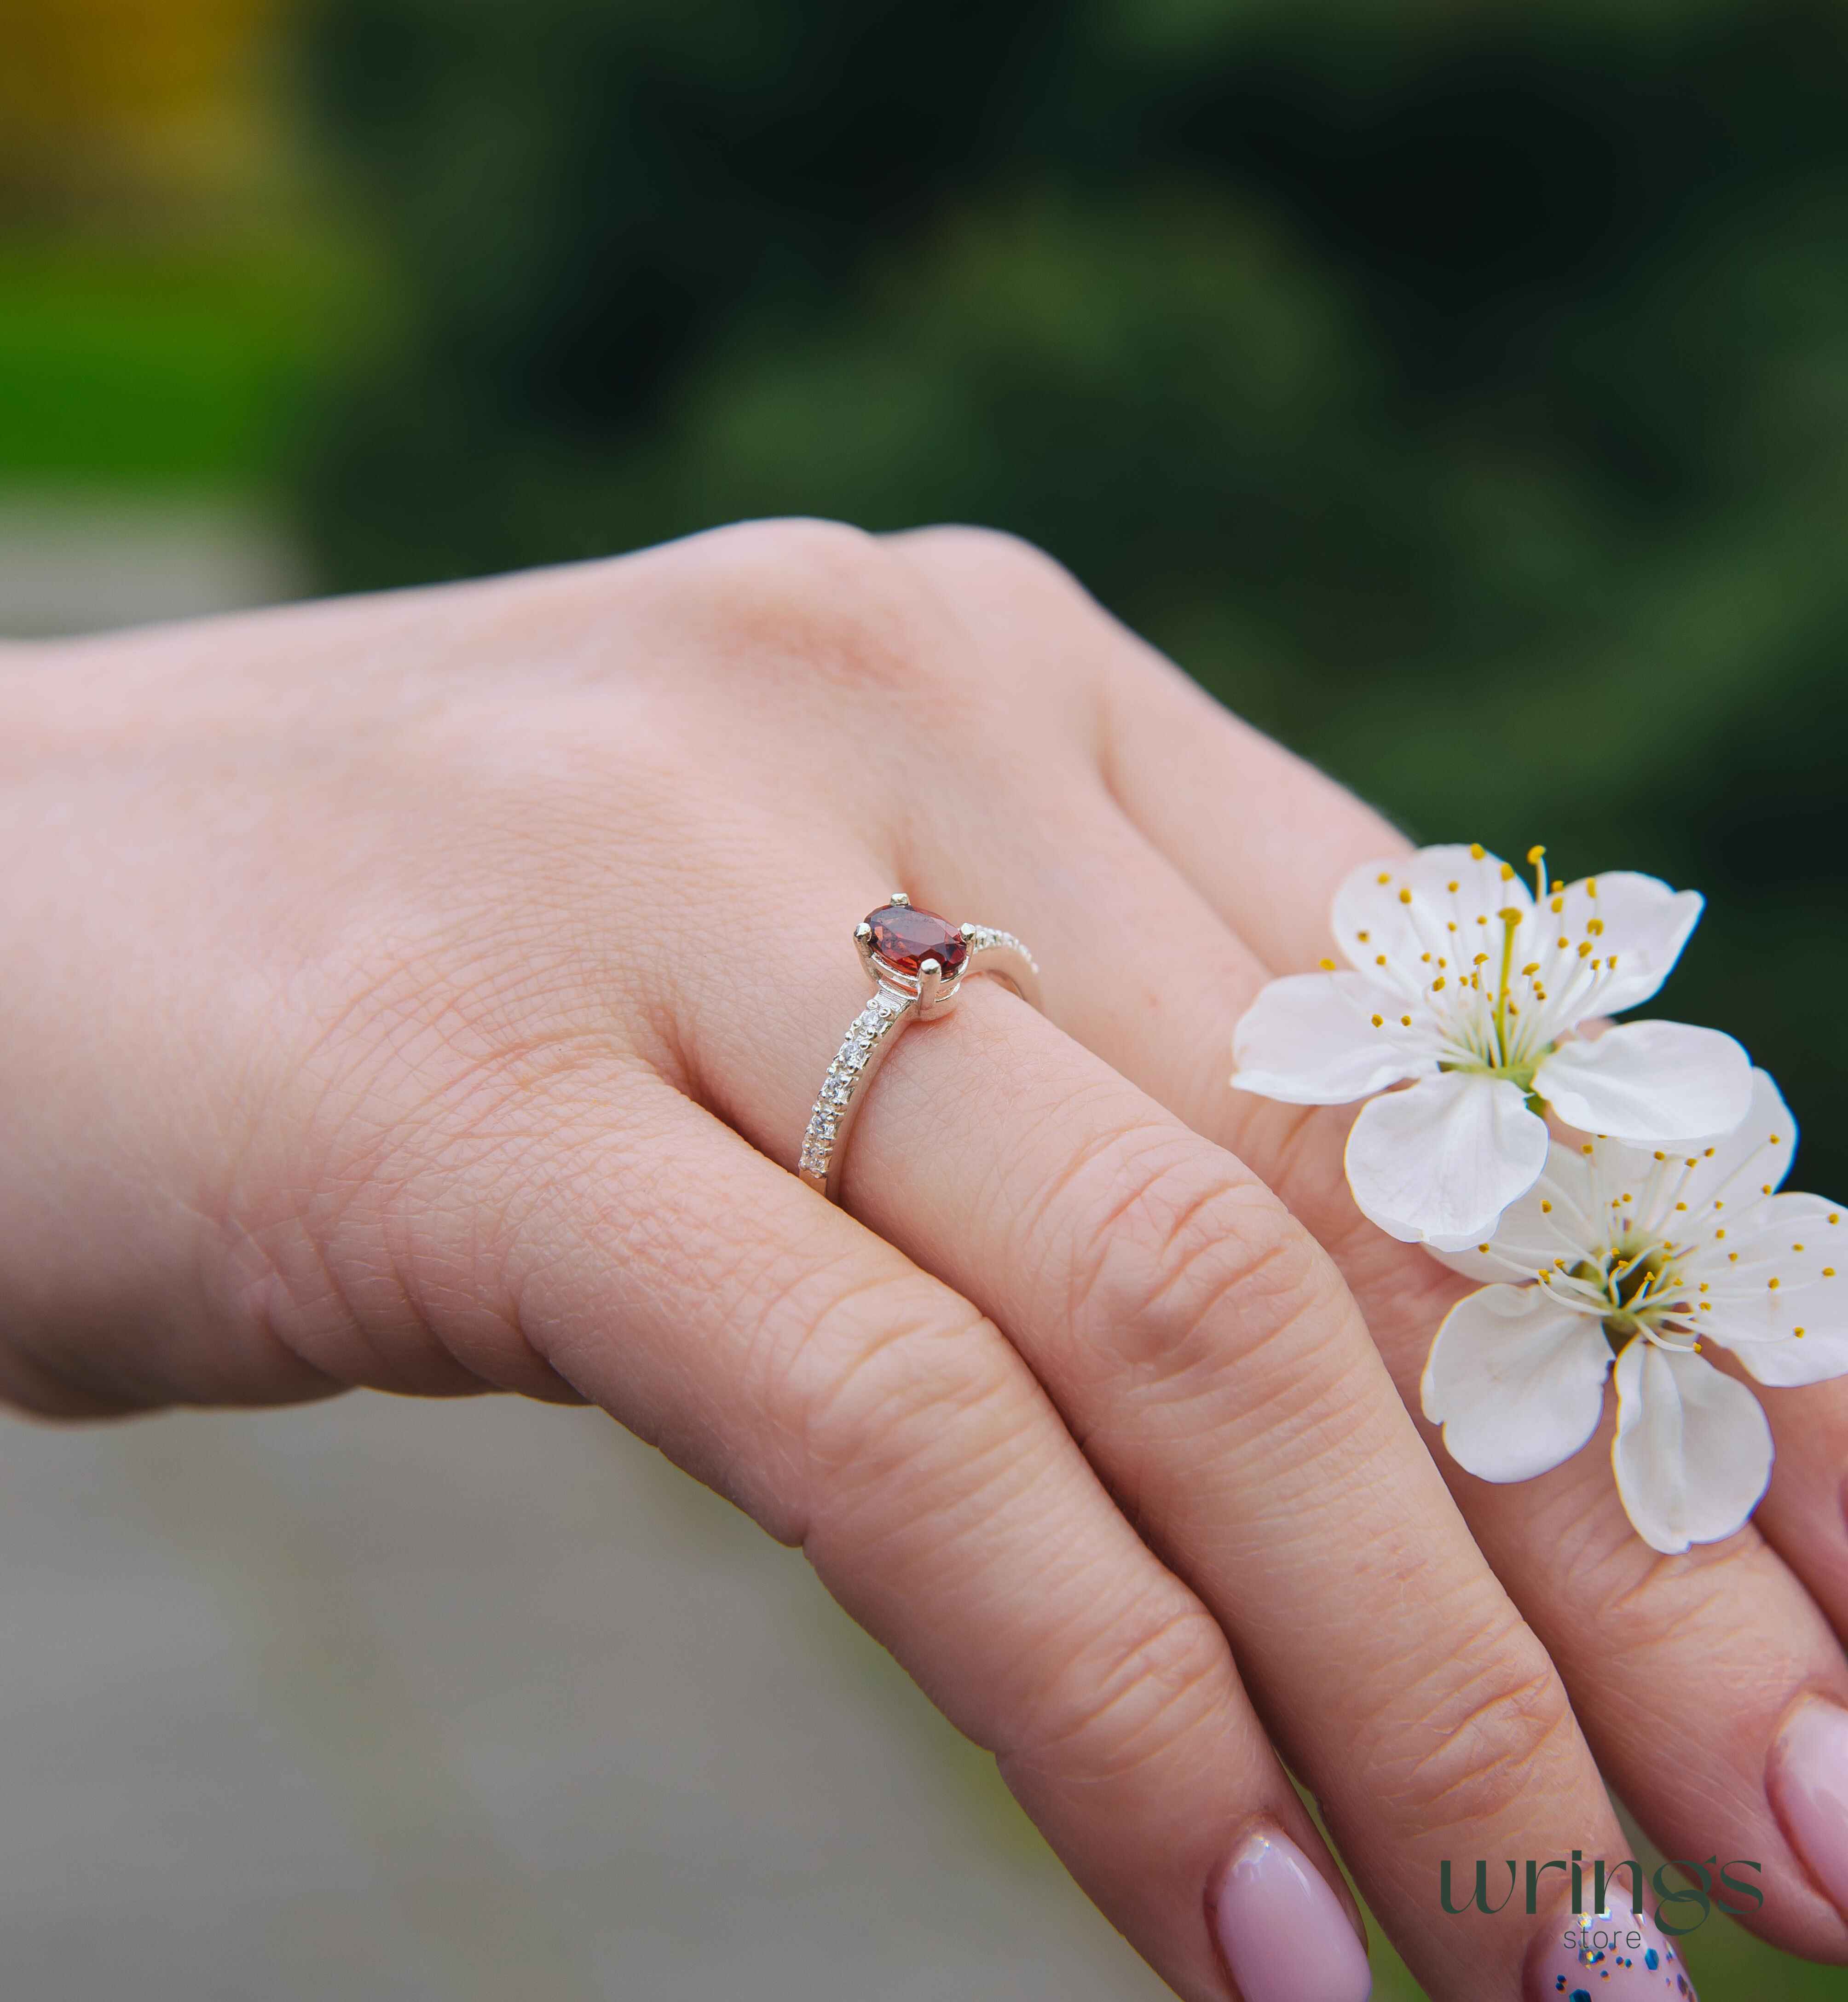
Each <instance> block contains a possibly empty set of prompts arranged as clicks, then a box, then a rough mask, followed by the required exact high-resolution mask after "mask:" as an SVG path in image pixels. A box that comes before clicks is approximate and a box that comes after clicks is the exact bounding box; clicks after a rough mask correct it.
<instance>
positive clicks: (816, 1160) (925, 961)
mask: <svg viewBox="0 0 1848 2002" xmlns="http://www.w3.org/2000/svg"><path fill="white" fill-rule="evenodd" d="M853 943H854V944H855V945H856V947H858V948H859V957H860V963H861V964H862V965H863V966H864V967H865V968H866V974H867V977H868V978H870V980H871V981H872V982H873V998H872V999H871V1000H870V1001H869V1002H868V1003H866V1006H865V1007H864V1008H863V1009H862V1010H860V1012H859V1016H858V1017H856V1020H855V1021H854V1023H853V1027H851V1028H849V1030H848V1031H847V1034H846V1037H845V1038H843V1040H842V1044H841V1047H840V1048H839V1049H838V1050H837V1051H836V1052H835V1059H834V1062H832V1063H831V1064H830V1065H829V1066H828V1075H827V1076H826V1077H825V1078H824V1079H822V1080H821V1090H820V1091H819V1092H818V1093H817V1094H816V1097H815V1105H814V1111H812V1112H811V1114H809V1119H808V1130H807V1132H806V1133H804V1135H803V1136H802V1161H801V1165H800V1170H798V1172H799V1173H800V1175H801V1177H802V1179H803V1180H804V1181H805V1182H807V1184H808V1185H809V1187H810V1188H812V1189H817V1190H819V1191H821V1194H822V1195H825V1196H826V1197H827V1198H828V1201H829V1202H839V1201H840V1199H841V1198H840V1181H841V1163H842V1161H843V1160H845V1159H846V1153H847V1138H848V1135H849V1134H850V1133H851V1132H853V1121H854V1117H855V1115H856V1114H857V1113H858V1111H859V1107H860V1103H861V1101H862V1100H863V1099H864V1098H865V1097H866V1087H867V1086H869V1085H870V1084H871V1083H872V1082H873V1078H874V1076H876V1075H877V1072H878V1069H879V1066H880V1065H881V1064H882V1063H884V1061H885V1059H886V1055H887V1052H889V1051H890V1050H891V1047H892V1045H894V1043H895V1042H897V1041H898V1038H899V1037H900V1036H901V1035H902V1034H904V1032H905V1030H906V1029H908V1027H910V1026H911V1024H912V1023H913V1022H929V1021H934V1020H936V1018H937V1017H939V1016H940V1015H945V1014H947V1013H949V1011H950V1009H951V1008H952V1007H953V1006H954V1005H955V1002H956V997H957V994H958V993H959V992H961V988H962V984H963V982H964V981H965V980H967V979H968V978H970V977H971V975H975V974H978V973H989V974H993V975H995V976H996V977H997V978H999V979H1002V980H1005V981H1006V982H1007V984H1008V985H1009V986H1010V987H1012V988H1013V989H1014V991H1015V992H1016V993H1017V994H1019V995H1020V997H1021V999H1023V1000H1024V1001H1028V1002H1030V1003H1032V1005H1033V1006H1034V1007H1036V1008H1037V1007H1038V1006H1040V969H1039V968H1038V967H1037V965H1035V964H1034V958H1033V955H1032V954H1031V953H1030V952H1029V951H1028V950H1027V948H1026V947H1025V946H1023V944H1021V943H1020V940H1018V939H1017V938H1016V937H1015V936H1014V935H1013V933H1012V932H1001V931H996V930H995V929H994V928H993V927H992V926H989V925H952V924H950V923H947V921H946V920H945V919H942V918H940V917H938V916H936V913H935V912H931V911H920V910H919V909H916V908H915V906H914V905H913V904H912V900H911V899H910V898H908V896H906V895H905V892H904V891H902V890H894V891H893V892H892V895H891V901H890V902H888V903H886V904H884V905H881V906H880V908H879V909H877V911H873V912H869V914H868V915H867V916H866V917H865V918H863V919H862V920H861V921H860V923H858V924H857V925H856V926H854V928H853Z"/></svg>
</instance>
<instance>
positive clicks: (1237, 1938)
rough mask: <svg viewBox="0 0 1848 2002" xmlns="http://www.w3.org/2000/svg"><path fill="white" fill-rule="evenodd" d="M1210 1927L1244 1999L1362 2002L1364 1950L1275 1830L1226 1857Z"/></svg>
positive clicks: (1325, 1888)
mask: <svg viewBox="0 0 1848 2002" xmlns="http://www.w3.org/2000/svg"><path fill="white" fill-rule="evenodd" d="M1212 1920H1213V1930H1214V1931H1215V1933H1216V1934H1218V1936H1219V1951H1221V1952H1222V1954H1224V1955H1225V1956H1226V1965H1227V1966H1228V1967H1229V1968H1230V1969H1232V1978H1233V1980H1235V1981H1236V1983H1238V1984H1239V1993H1240V1994H1241V1995H1242V1996H1243V1997H1244V2002H1367V1997H1369V1995H1371V1994H1372V1992H1373V1976H1372V1972H1371V1970H1370V1969H1369V1967H1368V1965H1367V1950H1366V1948H1365V1947H1363V1946H1362V1944H1361V1943H1360V1941H1358V1939H1357V1938H1356V1937H1355V1932H1354V1924H1353V1921H1352V1920H1351V1919H1349V1917H1348V1914H1347V1913H1346V1912H1345V1911H1344V1910H1343V1909H1342V1906H1341V1899H1339V1898H1337V1896H1335V1894H1334V1892H1333V1891H1332V1890H1331V1889H1330V1888H1329V1885H1328V1880H1327V1878H1325V1877H1323V1875H1322V1873H1321V1871H1319V1870H1318V1869H1316V1867H1315V1865H1314V1864H1313V1863H1311V1862H1310V1861H1309V1858H1308V1857H1306V1856H1305V1855H1304V1854H1303V1853H1302V1850H1300V1849H1299V1848H1298V1847H1296V1845H1295V1843H1293V1842H1292V1841H1291V1840H1290V1839H1289V1837H1288V1836H1287V1835H1285V1834H1284V1833H1282V1832H1281V1829H1272V1828H1264V1829H1257V1830H1256V1831H1254V1833H1252V1834H1251V1835H1250V1836H1247V1838H1246V1840H1244V1841H1243V1843H1240V1846H1239V1848H1238V1849H1237V1850H1236V1853H1235V1854H1233V1859H1232V1861H1231V1863H1230V1864H1229V1866H1228V1867H1227V1869H1226V1875H1225V1876H1224V1877H1223V1878H1222V1879H1221V1880H1220V1884H1219V1890H1218V1892H1216V1893H1215V1896H1214V1898H1213V1902H1212Z"/></svg>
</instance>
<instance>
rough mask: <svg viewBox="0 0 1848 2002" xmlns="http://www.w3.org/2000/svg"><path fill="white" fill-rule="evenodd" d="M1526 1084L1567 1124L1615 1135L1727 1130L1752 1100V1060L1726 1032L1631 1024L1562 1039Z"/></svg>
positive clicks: (1671, 1136) (1659, 1137)
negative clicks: (1588, 1037) (1589, 1037)
mask: <svg viewBox="0 0 1848 2002" xmlns="http://www.w3.org/2000/svg"><path fill="white" fill-rule="evenodd" d="M1533 1088H1534V1090H1536V1091H1537V1092H1538V1093H1539V1094H1540V1096H1541V1097H1543V1098H1544V1099H1545V1100H1546V1101H1547V1102H1548V1104H1550V1105H1551V1106H1552V1107H1553V1111H1556V1112H1557V1114H1559V1116H1560V1118H1562V1119H1563V1120H1564V1121H1565V1122H1566V1124H1567V1125H1568V1126H1576V1127H1578V1128H1579V1129H1580V1130H1581V1132H1587V1133H1608V1134H1609V1135H1610V1136H1611V1138H1612V1139H1616V1140H1648V1141H1664V1140H1689V1139H1697V1138H1700V1137H1701V1136H1703V1135H1708V1134H1714V1133H1729V1132H1731V1131H1732V1129H1733V1128H1735V1126H1737V1125H1738V1123H1739V1122H1740V1121H1741V1120H1742V1119H1743V1118H1745V1114H1746V1113H1747V1111H1749V1109H1750V1107H1751V1104H1752V1062H1751V1059H1749V1057H1748V1056H1747V1055H1746V1054H1745V1052H1744V1051H1743V1050H1742V1048H1740V1047H1739V1045H1738V1044H1737V1043H1735V1041H1733V1039H1732V1038H1731V1037H1730V1036H1727V1035H1722V1034H1721V1032H1720V1031H1718V1030H1717V1029H1696V1028H1690V1027H1689V1026H1688V1025H1687V1024H1686V1023H1685V1022H1630V1023H1627V1024H1625V1025H1624V1026H1623V1027H1622V1028H1618V1029H1611V1030H1609V1031H1606V1033H1605V1034H1603V1035H1602V1036H1600V1037H1599V1038H1598V1039H1597V1041H1595V1042H1571V1043H1566V1044H1564V1045H1561V1046H1560V1048H1558V1049H1557V1050H1555V1051H1554V1052H1553V1054H1552V1055H1551V1056H1550V1057H1548V1058H1547V1059H1546V1062H1543V1064H1542V1065H1541V1066H1540V1067H1539V1070H1538V1071H1536V1072H1535V1074H1534V1080H1533Z"/></svg>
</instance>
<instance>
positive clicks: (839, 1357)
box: [769, 1272, 1020, 1506]
mask: <svg viewBox="0 0 1848 2002" xmlns="http://www.w3.org/2000/svg"><path fill="white" fill-rule="evenodd" d="M799 1284H800V1286H801V1289H802V1291H803V1292H808V1293H809V1297H807V1298H802V1297H797V1298H796V1299H791V1300H790V1302H789V1303H788V1304H789V1306H790V1308H791V1309H792V1310H793V1311H792V1312H791V1313H790V1314H789V1316H788V1317H787V1321H788V1331H787V1332H786V1334H783V1335H782V1336H781V1337H780V1338H778V1337H775V1336H772V1337H771V1338H770V1346H771V1348H772V1354H771V1355H770V1357H769V1370H770V1372H771V1373H772V1375H773V1376H774V1377H775V1379H776V1383H777V1386H778V1391H777V1396H778V1401H779V1404H781V1405H782V1406H783V1408H784V1409H785V1410H786V1411H787V1412H788V1413H789V1414H790V1424H791V1425H792V1427H793V1429H794V1431H795V1432H796V1433H797V1436H798V1438H799V1439H800V1452H801V1455H802V1458H803V1460H804V1464H805V1466H806V1467H807V1471H808V1473H809V1474H810V1476H811V1477H812V1479H813V1481H814V1482H815V1484H817V1486H818V1489H820V1490H822V1491H825V1492H826V1493H827V1494H828V1495H831V1496H834V1497H836V1498H839V1497H842V1496H844V1495H853V1494H859V1493H863V1492H864V1491H867V1490H869V1489H877V1488H885V1487H887V1486H888V1485H890V1484H893V1483H894V1482H900V1483H902V1484H904V1485H905V1488H906V1489H907V1491H908V1492H909V1493H910V1494H911V1495H912V1498H913V1499H914V1500H915V1501H916V1502H917V1503H918V1505H920V1506H922V1505H926V1501H927V1495H926V1489H925V1483H926V1468H927V1467H929V1466H930V1465H931V1464H933V1463H936V1464H942V1465H945V1466H947V1464H948V1463H950V1461H951V1460H954V1462H955V1463H956V1464H957V1466H959V1467H961V1468H962V1469H963V1470H964V1474H965V1476H966V1475H967V1474H968V1472H969V1471H971V1470H972V1468H973V1467H974V1466H975V1463H978V1462H979V1461H980V1460H981V1459H982V1457H983V1456H984V1454H985V1453H988V1452H991V1451H992V1452H994V1453H997V1454H999V1451H1000V1449H1001V1448H1002V1446H1004V1445H1005V1444H1006V1443H1007V1442H1009V1440H1010V1439H1012V1438H1013V1436H1014V1435H1016V1433H1017V1431H1018V1428H1019V1424H1020V1418H1019V1415H1018V1412H1017V1411H1015V1412H1011V1413H1010V1412H1009V1410H1008V1409H1007V1408H1006V1407H1007V1406H1008V1405H1009V1404H1010V1403H1012V1402H1015V1401H1016V1400H1012V1399H1010V1398H1009V1397H1008V1396H1007V1395H1006V1393H1007V1392H1009V1390H1016V1389H1017V1388H1018V1385H1017V1383H1016V1380H1015V1379H1014V1377H1013V1374H1012V1373H1011V1372H1009V1370H1008V1369H1006V1367H1005V1364H1006V1358H1007V1357H1008V1356H1009V1355H1011V1353H1012V1352H1011V1351H1007V1350H1006V1349H1004V1348H1003V1346H1002V1345H1001V1343H1000V1342H999V1338H997V1337H996V1336H995V1331H994V1329H993V1327H992V1324H990V1323H989V1321H988V1320H985V1318H984V1317H983V1316H982V1314H981V1313H978V1311H977V1310H975V1308H974V1307H971V1306H969V1305H968V1303H966V1302H964V1301H963V1300H961V1299H959V1298H958V1297H957V1296H956V1295H954V1294H953V1293H951V1292H949V1291H948V1290H947V1289H946V1288H944V1287H943V1286H941V1285H938V1284H937V1283H936V1282H935V1281H934V1280H932V1279H929V1278H926V1277H925V1276H923V1275H921V1274H913V1273H908V1272H894V1273H889V1274H887V1273H882V1274H879V1275H874V1276H872V1277H870V1278H868V1277H866V1276H865V1275H853V1274H849V1273H846V1272H837V1273H835V1274H834V1275H818V1278H816V1279H815V1280H814V1281H812V1282H811V1281H807V1280H805V1281H804V1282H799ZM811 1285H813V1286H814V1287H815V1288H816V1289H817V1290H814V1291H813V1292H811V1291H810V1289H811ZM950 1435H954V1438H955V1441H956V1447H955V1451H954V1454H948V1453H945V1452H944V1451H943V1446H944V1442H945V1440H946V1438H947V1437H948V1436H950Z"/></svg>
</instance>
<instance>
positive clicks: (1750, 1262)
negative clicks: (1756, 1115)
mask: <svg viewBox="0 0 1848 2002" xmlns="http://www.w3.org/2000/svg"><path fill="white" fill-rule="evenodd" d="M1754 1193H1755V1194H1756V1191H1754ZM1741 1207H1742V1213H1743V1214H1744V1215H1745V1218H1746V1221H1745V1223H1744V1224H1743V1225H1741V1224H1740V1223H1738V1222H1737V1221H1736V1220H1735V1222H1734V1223H1733V1224H1731V1225H1730V1226H1723V1227H1724V1228H1726V1229H1728V1236H1726V1238H1725V1239H1724V1240H1723V1241H1722V1242H1721V1243H1718V1244H1717V1245H1715V1246H1714V1247H1713V1248H1712V1249H1711V1250H1709V1249H1708V1248H1707V1247H1705V1246H1703V1247H1702V1249H1701V1250H1700V1253H1699V1254H1696V1255H1697V1259H1698V1263H1697V1265H1696V1268H1695V1271H1696V1277H1697V1278H1701V1277H1703V1278H1707V1287H1706V1289H1705V1291H1704V1292H1702V1293H1701V1295H1700V1300H1701V1307H1700V1309H1697V1310H1696V1313H1695V1315H1694V1327H1695V1331H1696V1333H1697V1334H1700V1335H1701V1336H1702V1337H1703V1338H1705V1339H1707V1340H1710V1341H1717V1342H1718V1343H1719V1344H1720V1345H1721V1347H1723V1348H1730V1349H1731V1351H1732V1352H1733V1353H1734V1354H1735V1355H1737V1356H1738V1358H1739V1360H1740V1361H1741V1362H1742V1363H1744V1364H1745V1367H1746V1368H1747V1369H1749V1370H1750V1371H1751V1372H1752V1375H1753V1376H1756V1378H1757V1379H1758V1380H1759V1382H1760V1383H1780V1384H1792V1383H1822V1382H1824V1381H1825V1379H1828V1378H1829V1377H1831V1376H1842V1375H1843V1374H1845V1373H1848V1220H1845V1219H1848V1212H1843V1210H1842V1209H1840V1208H1839V1207H1838V1206H1837V1205H1835V1204H1833V1203H1830V1202H1825V1200H1824V1199H1823V1198H1822V1197H1821V1196H1818V1195H1796V1194H1792V1195H1777V1196H1771V1197H1770V1198H1766V1197H1763V1196H1760V1197H1759V1200H1758V1202H1757V1204H1756V1207H1755V1208H1753V1209H1751V1210H1749V1211H1744V1209H1743V1205H1742V1206H1741ZM1721 1213H1722V1214H1723V1215H1731V1214H1732V1213H1733V1212H1731V1209H1728V1210H1726V1211H1724V1212H1721ZM1831 1218H1833V1219H1835V1220H1834V1222H1830V1221H1829V1219H1831ZM1773 1282H1776V1283H1775V1284H1773Z"/></svg>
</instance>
